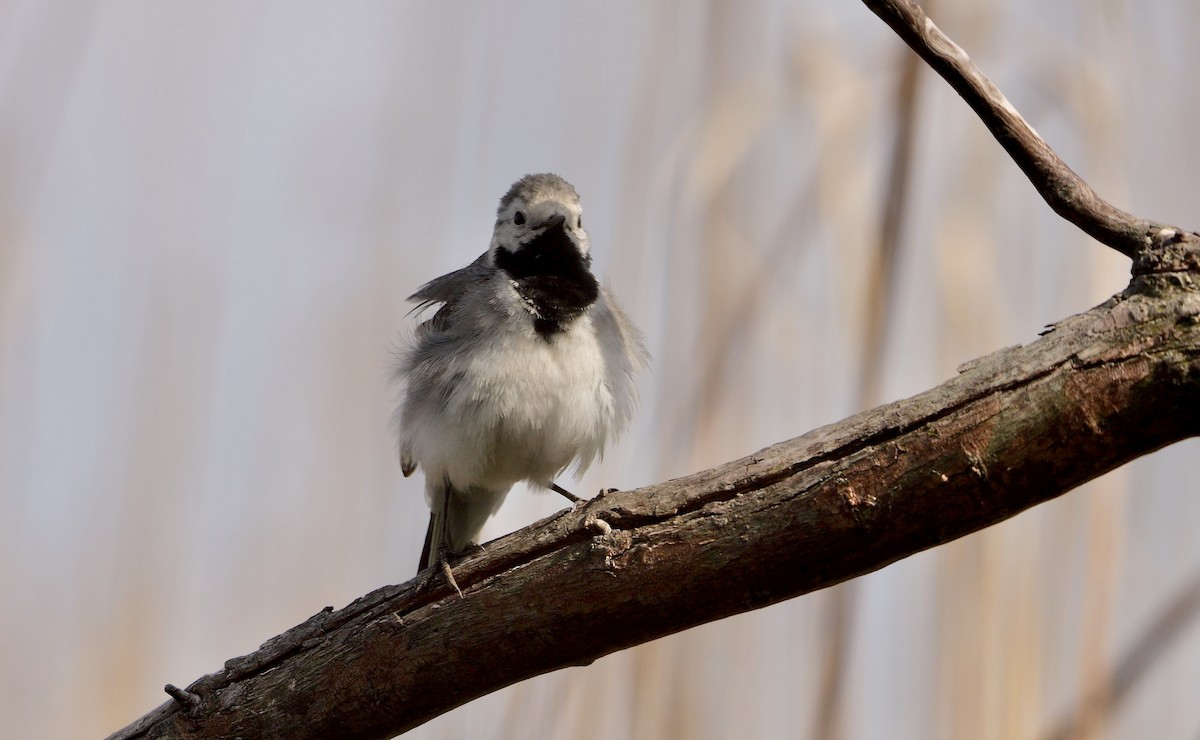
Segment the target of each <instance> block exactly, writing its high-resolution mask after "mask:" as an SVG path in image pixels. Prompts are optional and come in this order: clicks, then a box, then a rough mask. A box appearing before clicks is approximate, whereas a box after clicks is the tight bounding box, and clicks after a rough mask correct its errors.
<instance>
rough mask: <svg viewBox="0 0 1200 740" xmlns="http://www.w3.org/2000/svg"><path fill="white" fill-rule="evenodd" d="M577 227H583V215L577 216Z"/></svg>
mask: <svg viewBox="0 0 1200 740" xmlns="http://www.w3.org/2000/svg"><path fill="white" fill-rule="evenodd" d="M575 228H577V229H582V228H583V216H576V217H575Z"/></svg>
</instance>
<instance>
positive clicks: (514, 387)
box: [413, 315, 615, 490]
mask: <svg viewBox="0 0 1200 740" xmlns="http://www.w3.org/2000/svg"><path fill="white" fill-rule="evenodd" d="M460 369H461V370H462V372H463V373H464V375H465V377H464V378H463V379H462V381H463V382H457V383H455V384H454V391H453V393H452V394H451V395H450V396H449V398H448V399H447V403H446V406H445V411H446V413H445V414H443V415H441V416H440V418H439V419H437V420H436V421H433V423H431V424H429V425H428V426H427V427H426V428H424V429H422V430H421V433H420V435H419V438H414V440H413V442H414V447H413V451H414V453H415V456H416V458H417V460H418V461H419V462H420V464H421V466H422V467H423V468H424V469H425V471H426V475H430V474H433V475H439V474H441V475H444V476H445V477H446V478H448V479H449V480H450V482H451V483H452V484H453V485H454V486H455V487H456V488H459V489H460V490H462V489H464V488H466V487H468V486H481V487H485V488H489V489H492V490H496V489H507V488H508V487H509V486H511V485H512V484H514V483H516V482H517V481H520V480H529V481H531V482H533V483H535V484H539V485H549V484H550V483H551V482H552V481H553V480H554V478H555V477H556V476H558V475H559V474H561V473H562V472H563V471H564V470H565V469H566V468H567V467H568V466H570V465H571V464H572V463H573V462H575V463H577V466H578V468H579V470H582V469H583V468H586V467H587V465H588V464H590V463H591V462H592V460H593V459H595V458H596V457H597V456H598V455H600V454H601V453H602V452H603V450H604V446H605V443H606V442H607V440H608V435H609V431H610V430H612V429H613V426H614V418H615V414H614V404H613V395H612V384H611V382H610V381H609V380H608V378H607V375H608V373H610V372H613V370H614V367H613V366H612V365H611V364H609V363H606V362H605V347H604V346H603V345H602V344H601V341H600V339H599V338H598V337H597V334H596V330H595V327H594V326H593V319H592V317H591V315H585V316H583V317H581V318H580V319H578V320H577V321H576V322H574V323H573V324H572V325H571V327H570V328H569V329H568V330H567V331H565V332H562V333H558V334H554V335H551V336H550V337H549V338H548V339H547V338H545V337H542V336H540V335H538V334H536V333H534V332H532V331H531V330H529V328H528V325H527V324H524V322H505V324H503V325H502V327H497V328H496V332H495V334H493V335H492V336H491V337H489V338H487V339H485V341H484V342H482V343H481V344H480V345H478V346H477V347H476V348H475V351H472V352H471V356H470V358H469V359H467V361H466V362H465V363H464V364H463V365H462V366H461V368H460ZM431 421H432V420H431Z"/></svg>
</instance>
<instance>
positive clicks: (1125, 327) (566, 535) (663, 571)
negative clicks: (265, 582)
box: [111, 0, 1200, 738]
mask: <svg viewBox="0 0 1200 740" xmlns="http://www.w3.org/2000/svg"><path fill="white" fill-rule="evenodd" d="M865 2H866V3H867V5H868V6H870V7H871V8H872V9H873V10H875V12H876V13H878V14H879V15H880V16H881V17H883V18H884V19H885V20H886V21H887V22H888V23H889V24H890V25H892V27H893V28H896V30H897V32H898V33H899V34H900V35H901V36H902V37H903V38H904V39H905V40H906V41H908V42H909V44H910V45H913V46H914V48H917V47H919V45H920V44H925V45H926V46H927V47H928V49H926V51H922V49H921V48H917V50H918V52H920V53H922V56H924V57H925V58H926V61H929V62H930V64H931V66H933V67H934V68H935V69H937V70H938V71H939V72H940V73H941V74H943V76H945V77H946V78H947V80H948V81H949V82H950V83H951V84H952V85H954V86H955V89H957V90H958V91H959V92H960V94H962V95H963V96H964V98H966V99H967V101H968V103H970V104H971V105H972V107H974V108H975V109H976V110H977V111H978V112H980V116H981V117H982V118H983V119H984V121H985V122H986V123H988V125H989V127H990V128H992V130H993V132H994V133H996V136H997V138H998V139H999V140H1000V142H1001V143H1002V144H1003V145H1004V146H1005V148H1006V149H1008V150H1009V152H1010V153H1011V154H1012V155H1013V158H1014V159H1015V160H1016V161H1017V162H1018V164H1020V165H1021V166H1022V168H1023V169H1024V170H1025V171H1026V174H1028V175H1029V177H1030V179H1031V180H1033V181H1034V183H1035V185H1036V186H1038V187H1039V190H1040V191H1041V192H1042V193H1043V195H1045V196H1046V198H1047V200H1048V201H1049V202H1050V203H1051V205H1052V206H1054V207H1055V210H1057V211H1059V213H1061V214H1063V215H1064V217H1066V218H1069V219H1070V220H1071V221H1073V222H1074V223H1076V224H1078V225H1079V226H1080V227H1081V228H1083V229H1084V230H1085V231H1087V232H1088V233H1090V234H1092V235H1093V236H1095V237H1096V238H1097V239H1099V240H1100V241H1102V242H1104V243H1106V244H1108V245H1109V246H1112V247H1114V248H1117V249H1119V250H1120V251H1122V252H1123V253H1125V254H1129V255H1130V256H1132V257H1133V258H1134V265H1133V280H1132V282H1131V283H1130V286H1129V288H1128V289H1126V290H1125V291H1124V292H1122V293H1121V294H1120V295H1117V296H1114V297H1113V298H1111V299H1110V300H1108V301H1107V302H1105V303H1104V304H1102V305H1100V306H1097V307H1096V308H1094V309H1092V310H1090V311H1088V312H1086V313H1083V314H1080V315H1077V316H1073V317H1070V318H1068V319H1066V320H1064V321H1061V322H1059V323H1058V324H1056V325H1054V326H1053V327H1052V328H1050V329H1049V330H1048V331H1047V332H1046V333H1045V334H1044V335H1043V336H1042V337H1041V338H1039V339H1038V340H1037V341H1034V342H1033V343H1031V344H1029V345H1026V346H1022V347H1013V348H1009V349H1005V350H1001V351H999V352H996V353H993V354H991V355H988V356H986V357H983V358H981V359H979V360H976V361H974V362H972V363H969V365H968V366H964V367H963V368H960V372H959V374H958V375H957V376H956V377H954V378H952V379H950V380H949V381H947V382H946V383H943V384H942V385H940V386H938V387H936V388H933V389H932V390H929V391H927V392H925V393H922V394H920V395H918V396H915V397H913V398H910V399H907V400H905V401H901V402H897V403H892V404H888V405H885V406H880V407H878V408H875V409H872V410H870V411H867V412H864V413H862V414H858V415H856V416H853V417H851V418H849V419H846V420H845V421H842V422H839V423H837V424H833V425H830V426H827V427H823V428H820V429H816V430H814V431H812V432H809V433H808V434H805V435H804V436H802V437H798V438H796V439H793V440H789V441H787V442H782V443H780V444H777V445H774V446H772V447H769V448H767V449H765V450H762V451H760V452H758V453H756V454H754V455H752V456H750V457H746V458H742V459H740V460H735V461H733V462H729V463H726V464H724V465H720V466H718V467H715V468H712V469H710V470H706V471H703V472H700V473H696V474H695V475H691V476H688V477H686V478H680V479H676V480H672V481H667V482H665V483H661V484H658V485H654V486H650V487H647V488H643V489H639V490H635V491H624V492H618V493H611V494H607V495H604V496H601V497H599V498H596V499H593V500H592V501H589V502H587V503H586V504H581V505H579V506H577V507H575V508H574V509H571V510H567V511H564V512H562V513H560V514H558V515H557V516H554V517H551V518H549V519H545V520H543V521H541V522H538V523H537V524H534V525H532V526H530V527H526V528H525V529H522V530H520V531H518V532H515V533H513V534H511V535H509V536H507V537H504V538H501V539H499V540H497V541H495V542H493V543H490V544H489V545H488V546H487V549H486V550H485V551H483V552H480V553H478V554H476V555H474V556H472V557H469V558H467V559H466V560H465V561H463V562H462V563H460V564H459V565H457V566H456V568H455V576H456V578H457V580H458V584H459V585H460V586H461V587H462V589H463V594H464V596H465V598H462V599H460V598H458V596H457V595H456V594H454V593H453V592H452V591H451V590H450V589H449V587H448V586H447V585H445V584H444V583H441V582H440V581H439V580H435V581H433V583H434V584H435V585H433V586H432V587H430V588H429V589H428V590H426V591H423V592H419V593H418V592H417V591H416V589H415V583H414V582H410V583H407V584H403V585H400V586H389V587H386V588H382V589H379V590H378V591H375V592H373V593H371V594H368V595H366V596H364V597H362V598H360V599H358V600H357V601H355V602H354V603H352V604H350V605H349V606H347V607H345V608H343V609H340V610H337V611H334V610H333V609H332V607H327V608H326V609H325V610H324V611H322V612H320V613H319V614H317V615H316V616H314V617H312V618H311V619H309V620H308V621H307V622H305V623H303V624H301V625H299V626H297V627H295V628H293V629H291V630H289V631H288V632H286V633H284V634H282V635H279V636H278V637H275V638H273V639H271V640H270V641H268V642H267V643H266V644H264V645H263V646H262V648H261V649H259V650H258V651H257V652H255V653H252V654H250V655H247V656H243V657H240V658H234V659H232V660H230V661H227V662H226V664H225V667H224V669H223V670H221V671H218V672H216V673H213V674H210V675H207V676H204V677H203V678H200V679H199V680H197V681H195V682H194V683H192V684H191V685H190V686H188V687H187V688H186V689H176V688H175V687H171V690H170V693H171V696H172V697H173V698H172V700H171V701H169V702H167V703H165V704H163V705H162V706H160V707H158V708H157V709H155V710H153V711H151V712H150V713H149V714H147V715H146V716H144V717H142V718H141V719H139V720H137V721H136V722H134V723H133V724H131V725H129V726H128V727H126V728H124V729H122V730H120V731H118V732H117V733H115V734H114V735H112V736H111V737H113V738H234V737H289V738H325V737H348V738H385V737H389V736H392V735H395V734H397V733H401V732H403V731H405V730H407V729H410V728H412V727H415V726H417V725H419V724H421V723H423V722H426V721H428V720H429V719H431V718H433V717H435V716H437V715H439V714H441V713H443V712H446V711H448V710H450V709H452V708H454V707H456V706H459V705H461V704H464V703H466V702H468V701H470V700H472V699H474V698H476V697H479V696H482V695H484V694H487V693H490V692H492V691H495V690H497V689H500V688H502V687H504V686H508V685H510V684H512V683H515V682H517V681H521V680H523V679H525V678H529V677H531V676H536V675H538V674H542V673H546V672H548V671H553V670H556V669H559V668H563V667H567V666H573V665H583V664H587V663H590V662H591V661H593V660H595V659H596V658H599V657H601V656H603V655H607V654H609V653H612V652H615V651H618V650H621V649H624V648H627V647H630V646H633V645H637V644H640V643H643V642H646V641H648V640H653V639H655V638H657V637H661V636H663V635H667V634H671V633H674V632H679V631H681V630H684V629H687V628H689V627H692V626H695V625H698V624H701V623H704V622H709V621H712V620H716V619H721V618H723V617H726V616H730V615H732V614H738V613H741V612H745V611H749V610H751V609H757V608H760V607H763V606H767V605H769V604H774V603H776V602H779V601H783V600H785V599H790V598H794V597H796V596H799V595H801V594H805V593H808V592H810V591H814V590H816V589H820V588H824V587H826V586H830V585H832V584H835V583H838V582H841V581H845V580H847V579H850V578H854V577H856V576H859V575H862V574H864V573H869V572H871V571H874V570H878V569H879V568H882V567H884V566H886V565H888V564H890V563H892V562H895V561H896V560H899V559H901V558H903V557H906V556H908V555H911V554H913V553H916V552H920V551H922V550H925V549H927V548H930V547H934V546H936V545H939V544H942V543H945V542H949V541H950V540H953V539H955V538H958V537H961V536H963V535H965V534H969V533H971V532H975V531H977V530H980V529H983V528H985V527H987V526H990V525H992V524H995V523H996V522H999V521H1002V520H1004V519H1007V518H1009V517H1011V516H1014V515H1015V514H1017V513H1019V512H1021V511H1024V510H1025V509H1028V508H1029V507H1031V506H1034V505H1036V504H1039V503H1042V502H1044V501H1047V500H1049V499H1052V498H1055V497H1057V496H1060V495H1062V494H1063V493H1065V492H1067V491H1069V490H1071V489H1072V488H1074V487H1076V486H1078V485H1079V484H1081V483H1083V482H1085V481H1087V480H1090V479H1092V478H1095V477H1097V476H1099V475H1101V474H1103V473H1105V472H1107V471H1109V470H1111V469H1113V468H1115V467H1117V466H1119V465H1121V464H1123V463H1125V462H1127V461H1129V460H1131V459H1134V458H1136V457H1138V456H1141V455H1144V454H1146V453H1148V452H1151V451H1153V450H1155V449H1158V448H1160V447H1163V446H1164V445H1168V444H1171V443H1172V442H1175V441H1178V440H1181V439H1184V438H1186V437H1190V436H1195V435H1197V434H1198V433H1200V413H1198V412H1200V283H1198V278H1200V238H1197V236H1196V235H1195V234H1194V233H1190V232H1186V231H1182V230H1180V229H1176V228H1172V227H1167V226H1162V225H1159V224H1154V223H1152V222H1148V221H1143V220H1140V219H1137V218H1135V217H1133V216H1130V215H1129V214H1126V213H1124V212H1123V211H1120V210H1118V209H1116V208H1114V207H1112V206H1111V205H1109V204H1107V203H1105V202H1104V201H1103V200H1101V199H1100V198H1099V197H1098V196H1096V194H1095V193H1094V192H1093V191H1092V190H1091V188H1088V187H1087V185H1086V184H1085V183H1083V182H1082V180H1080V179H1079V178H1078V176H1076V175H1075V174H1074V173H1073V172H1071V171H1070V170H1069V169H1068V168H1067V167H1066V165H1065V164H1063V163H1062V162H1061V160H1059V159H1058V157H1057V156H1056V155H1054V153H1053V152H1052V151H1050V150H1049V147H1047V146H1046V145H1045V143H1044V142H1042V141H1041V139H1040V138H1037V137H1036V134H1032V136H1033V137H1034V138H1032V139H1031V138H1030V137H1029V136H1028V135H1027V134H1030V133H1032V129H1030V128H1029V127H1028V125H1027V124H1025V123H1024V121H1023V120H1021V118H1020V116H1019V115H1018V114H1017V113H1016V111H1015V110H1013V109H1012V106H1011V105H1009V104H1008V103H1007V101H1005V100H1004V99H1003V96H1002V95H1000V93H999V91H998V90H996V89H995V87H994V86H992V85H991V83H990V82H987V80H986V78H985V77H983V76H982V74H980V73H979V72H978V70H975V68H974V66H973V65H971V63H970V60H969V59H967V58H966V55H965V54H964V53H962V51H961V49H959V48H958V47H957V46H956V45H954V44H953V42H951V41H950V40H949V39H948V38H946V37H945V36H944V35H941V32H940V31H937V29H936V27H935V26H933V25H932V23H929V22H928V21H927V19H925V17H924V14H923V13H921V11H920V8H919V7H917V6H916V5H915V4H912V3H908V2H903V1H901V0H897V1H895V2H876V1H875V0H865ZM931 40H932V41H931ZM930 55H931V56H932V58H931V56H930ZM964 60H965V61H964ZM981 90H982V92H980V91H981ZM1022 126H1024V129H1027V131H1024V132H1023V129H1022ZM998 131H999V132H998ZM1047 192H1049V194H1047ZM1064 210H1065V211H1066V212H1064Z"/></svg>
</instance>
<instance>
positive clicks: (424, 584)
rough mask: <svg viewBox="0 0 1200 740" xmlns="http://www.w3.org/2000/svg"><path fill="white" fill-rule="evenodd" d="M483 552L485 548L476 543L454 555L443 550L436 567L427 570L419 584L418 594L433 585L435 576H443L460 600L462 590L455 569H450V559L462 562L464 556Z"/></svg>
mask: <svg viewBox="0 0 1200 740" xmlns="http://www.w3.org/2000/svg"><path fill="white" fill-rule="evenodd" d="M482 550H483V547H482V546H481V545H477V544H475V543H474V542H472V543H470V544H468V545H467V546H466V547H464V548H463V549H462V550H461V551H459V552H456V553H452V552H450V551H449V550H442V551H441V552H439V553H438V559H437V562H436V563H434V567H432V568H426V569H425V571H424V573H423V575H422V576H421V580H420V582H419V583H417V593H420V592H422V591H424V590H425V589H427V588H429V587H430V586H431V585H432V584H433V580H434V576H436V575H441V576H442V577H443V578H444V579H445V580H446V583H447V584H449V585H450V587H451V588H453V589H454V592H455V593H457V594H458V598H460V599H461V598H463V592H462V589H461V588H459V587H458V581H456V580H455V579H454V569H453V568H451V567H450V558H451V557H453V558H454V559H455V560H460V559H461V558H462V556H463V555H473V554H474V553H476V552H479V551H482Z"/></svg>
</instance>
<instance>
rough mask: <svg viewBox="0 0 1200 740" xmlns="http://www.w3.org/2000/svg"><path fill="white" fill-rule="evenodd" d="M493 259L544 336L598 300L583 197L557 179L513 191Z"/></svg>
mask: <svg viewBox="0 0 1200 740" xmlns="http://www.w3.org/2000/svg"><path fill="white" fill-rule="evenodd" d="M489 254H490V256H491V261H492V264H493V265H494V266H495V267H496V268H497V269H499V270H501V271H503V272H504V273H506V275H507V276H508V278H509V279H510V280H511V281H512V283H513V287H514V288H515V289H516V291H517V293H518V295H520V297H521V298H522V299H523V300H524V302H525V304H526V307H527V308H528V310H529V311H530V313H531V314H533V316H534V318H535V319H536V320H540V321H541V322H542V324H540V325H539V329H538V330H539V331H543V329H545V330H547V331H549V332H551V333H553V332H554V331H560V330H561V329H562V328H564V327H565V325H566V324H567V323H569V322H570V321H571V320H572V319H574V318H576V317H577V316H578V315H579V314H581V313H582V312H583V311H584V310H585V309H586V308H587V307H588V306H590V305H591V304H592V303H594V302H595V301H596V298H597V297H598V295H599V291H600V287H599V284H598V283H597V282H596V278H595V277H593V276H592V273H591V270H590V269H589V268H590V266H591V262H592V257H591V253H590V242H589V240H588V235H587V232H586V231H584V230H583V208H582V206H581V205H580V202H579V194H578V193H576V192H575V188H573V187H572V186H571V184H570V183H569V182H567V181H566V180H564V179H562V178H561V177H559V176H558V175H552V174H540V175H526V176H525V177H523V178H521V179H520V180H518V181H517V182H516V183H514V184H513V186H512V187H511V188H509V190H508V192H507V193H506V194H505V195H504V197H503V198H501V199H500V207H499V208H498V209H497V211H496V228H495V230H494V231H493V234H492V244H491V248H490V250H489Z"/></svg>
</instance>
